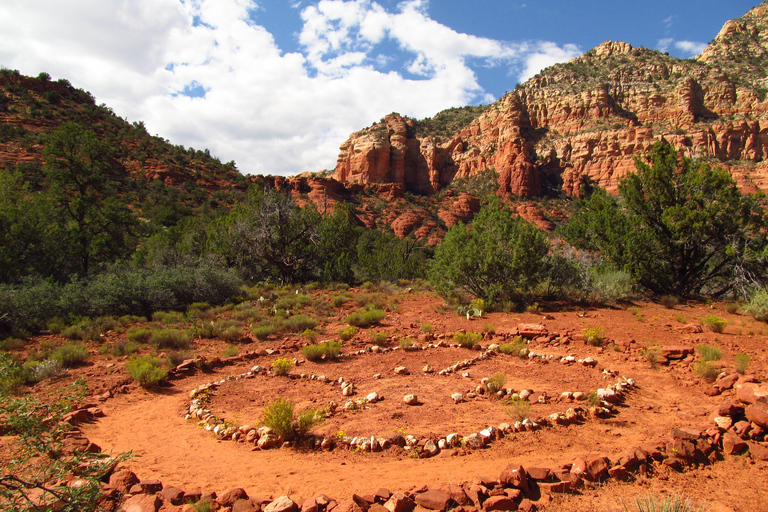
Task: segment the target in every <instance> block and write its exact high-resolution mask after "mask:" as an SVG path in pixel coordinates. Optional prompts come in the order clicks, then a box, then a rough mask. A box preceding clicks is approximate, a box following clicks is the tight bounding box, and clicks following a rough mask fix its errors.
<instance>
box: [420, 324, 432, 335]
mask: <svg viewBox="0 0 768 512" xmlns="http://www.w3.org/2000/svg"><path fill="white" fill-rule="evenodd" d="M421 332H425V333H431V332H435V329H434V328H433V327H432V324H421Z"/></svg>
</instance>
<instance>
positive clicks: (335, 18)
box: [0, 0, 759, 175]
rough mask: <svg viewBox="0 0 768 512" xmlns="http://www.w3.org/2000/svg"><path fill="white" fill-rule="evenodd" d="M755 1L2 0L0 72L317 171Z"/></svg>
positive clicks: (194, 138)
mask: <svg viewBox="0 0 768 512" xmlns="http://www.w3.org/2000/svg"><path fill="white" fill-rule="evenodd" d="M758 3H759V0H726V1H723V0H674V1H669V0H643V1H639V2H638V1H626V0H579V1H574V0H472V1H467V0H461V1H460V0H376V1H374V0H313V1H310V0H68V1H66V2H64V1H62V0H3V1H2V2H0V66H1V67H5V68H9V69H18V70H19V71H20V72H21V73H23V74H26V75H32V76H36V75H37V74H38V73H40V72H42V71H45V72H47V73H49V74H50V75H51V77H52V78H53V79H54V80H55V79H59V78H65V79H67V80H69V81H70V82H71V83H72V85H74V86H75V87H78V88H81V89H84V90H86V91H89V92H91V93H92V94H93V95H94V96H95V98H96V102H97V103H98V104H101V103H103V104H105V105H107V106H108V107H110V108H112V110H113V111H114V112H115V114H117V115H119V116H121V117H123V118H125V119H127V120H128V121H130V122H135V121H143V122H144V123H145V125H146V127H147V130H148V131H149V132H150V133H152V134H153V135H155V134H156V135H159V136H161V137H163V138H165V139H168V140H169V141H170V142H172V143H173V144H182V145H184V146H187V147H189V146H191V147H194V148H196V149H204V148H208V149H210V150H211V153H212V154H214V155H215V156H217V157H218V158H220V159H221V161H222V162H228V161H230V160H234V161H235V162H236V164H237V167H238V169H239V170H240V171H241V172H243V173H244V174H272V175H294V174H297V173H300V172H305V171H320V170H325V169H333V168H334V167H335V165H336V158H337V156H338V152H339V146H340V145H341V144H342V143H343V142H344V141H345V140H346V139H347V138H348V137H349V135H350V134H351V133H352V132H354V131H356V130H360V129H362V128H365V127H366V126H370V125H371V124H372V123H374V122H376V121H378V120H379V119H381V118H382V117H384V116H385V115H386V114H388V113H390V112H399V113H401V114H404V115H408V116H411V117H415V118H417V119H421V118H424V117H431V116H434V115H435V114H436V113H438V112H439V111H441V110H443V109H446V108H450V107H458V106H464V105H477V104H485V103H490V102H493V101H495V100H496V99H498V98H500V97H501V96H502V95H503V94H504V93H505V92H506V91H509V90H512V89H514V88H515V85H516V84H517V83H523V82H524V81H525V80H527V79H528V78H530V77H531V76H533V75H535V74H536V73H537V72H538V71H540V70H541V69H543V68H545V67H547V66H550V65H552V64H555V63H557V62H564V61H567V60H570V59H572V58H574V57H577V56H579V55H581V54H582V53H584V52H585V51H587V50H589V49H590V48H593V47H594V46H596V45H598V44H600V43H602V42H603V41H606V40H614V41H626V42H628V43H631V44H632V45H633V46H644V47H646V48H652V49H657V50H660V51H667V52H669V54H670V55H672V56H675V57H680V58H691V57H693V56H695V55H696V54H698V53H700V52H701V50H702V49H703V48H704V47H705V46H706V44H707V43H708V42H709V41H711V40H712V39H714V37H715V36H716V35H717V33H718V31H719V30H720V28H721V27H722V26H723V24H724V23H725V22H726V21H727V20H729V19H731V18H738V17H740V16H742V15H743V14H744V13H746V12H747V11H748V10H749V9H750V8H752V7H754V6H755V5H757V4H758Z"/></svg>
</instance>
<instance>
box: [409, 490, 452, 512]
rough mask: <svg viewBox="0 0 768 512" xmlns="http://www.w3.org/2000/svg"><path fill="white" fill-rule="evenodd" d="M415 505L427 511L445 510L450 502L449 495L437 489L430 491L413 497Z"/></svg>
mask: <svg viewBox="0 0 768 512" xmlns="http://www.w3.org/2000/svg"><path fill="white" fill-rule="evenodd" d="M414 500H415V501H416V504H417V505H420V506H422V507H424V508H426V509H429V510H440V511H443V510H446V509H447V508H448V504H449V503H450V502H451V495H450V494H448V493H445V492H443V491H438V490H437V489H430V490H428V491H426V492H422V493H419V494H417V495H416V496H414Z"/></svg>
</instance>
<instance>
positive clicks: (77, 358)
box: [51, 343, 88, 368]
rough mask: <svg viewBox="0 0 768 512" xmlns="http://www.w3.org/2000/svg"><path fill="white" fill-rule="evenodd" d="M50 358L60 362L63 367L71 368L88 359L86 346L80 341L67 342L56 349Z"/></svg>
mask: <svg viewBox="0 0 768 512" xmlns="http://www.w3.org/2000/svg"><path fill="white" fill-rule="evenodd" d="M51 359H55V360H57V361H59V362H61V364H62V366H64V368H72V367H73V366H77V365H78V364H82V363H84V362H85V361H86V360H87V359H88V348H87V347H86V346H85V345H82V344H80V343H67V344H66V345H62V346H61V347H59V348H58V349H56V350H55V351H54V352H53V354H51Z"/></svg>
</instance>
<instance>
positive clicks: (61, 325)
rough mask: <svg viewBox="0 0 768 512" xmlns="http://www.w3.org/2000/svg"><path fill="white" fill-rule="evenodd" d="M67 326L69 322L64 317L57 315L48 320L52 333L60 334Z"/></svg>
mask: <svg viewBox="0 0 768 512" xmlns="http://www.w3.org/2000/svg"><path fill="white" fill-rule="evenodd" d="M66 328H67V323H66V322H65V321H64V320H63V319H61V318H59V317H57V316H55V317H53V318H51V319H50V320H48V330H49V331H51V333H53V334H60V333H61V332H62V331H64V329H66Z"/></svg>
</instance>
